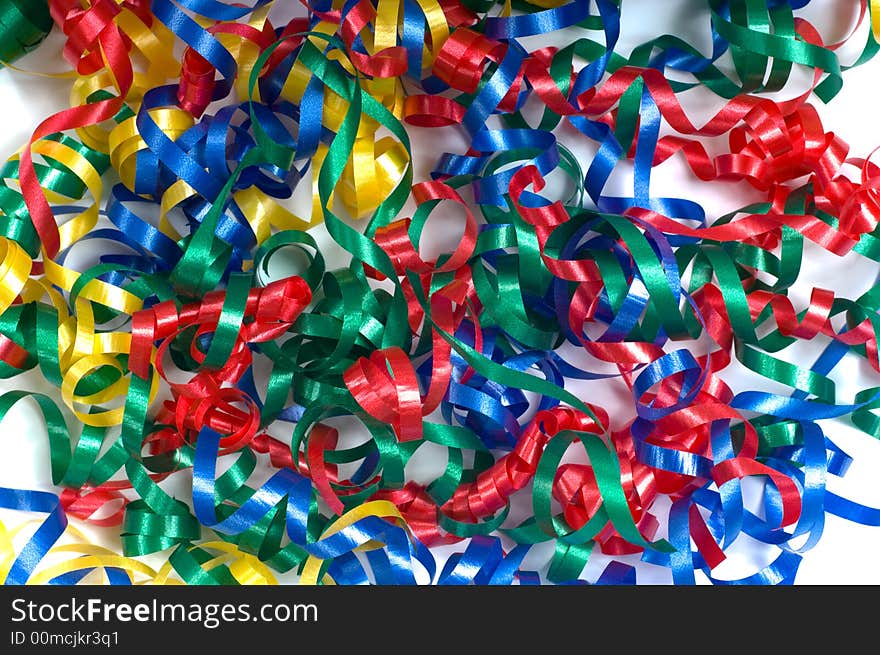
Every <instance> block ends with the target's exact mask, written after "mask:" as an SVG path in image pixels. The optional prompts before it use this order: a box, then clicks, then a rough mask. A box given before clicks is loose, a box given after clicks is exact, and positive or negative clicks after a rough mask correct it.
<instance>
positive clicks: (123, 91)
mask: <svg viewBox="0 0 880 655" xmlns="http://www.w3.org/2000/svg"><path fill="white" fill-rule="evenodd" d="M281 4H285V3H279V5H281ZM630 4H632V2H631V0H627V2H622V1H621V0H595V1H594V2H590V1H589V0H513V1H511V0H507V2H505V3H497V2H495V1H494V0H346V1H344V2H343V1H341V0H313V1H311V2H307V1H305V0H304V2H303V6H302V7H301V11H300V12H299V14H300V17H298V18H294V19H292V20H284V21H278V20H277V19H276V18H275V16H276V15H277V13H278V9H279V8H280V7H273V2H271V1H270V0H249V1H248V2H244V1H242V2H240V3H235V4H233V3H226V2H220V1H218V0H49V1H48V2H39V1H32V0H0V43H2V44H3V45H2V48H0V59H2V60H3V61H4V62H5V63H6V64H11V62H13V61H15V60H17V59H18V58H19V57H21V56H22V55H24V54H25V53H26V52H28V51H29V50H31V49H32V48H34V47H36V46H37V44H38V43H40V41H41V40H42V38H43V37H44V36H45V35H46V34H47V33H48V32H49V31H50V30H52V29H54V30H58V31H60V32H62V33H63V35H64V58H65V60H66V62H67V63H68V64H69V66H70V67H71V69H72V71H73V72H72V73H71V75H72V79H73V82H72V87H71V103H70V107H69V108H67V109H65V110H63V111H60V112H58V113H56V114H54V115H52V116H49V117H48V118H45V119H44V120H42V122H40V123H39V125H38V126H37V128H36V129H35V131H34V133H33V135H32V137H31V139H30V141H29V142H28V143H26V144H24V147H23V148H22V149H21V150H20V151H19V152H18V153H17V154H15V155H13V156H12V157H11V158H10V159H9V160H8V161H7V162H6V164H5V165H4V166H3V174H2V182H0V376H2V378H4V379H6V382H5V383H4V384H5V386H4V388H10V389H16V388H17V386H16V380H15V376H18V375H20V374H22V373H24V372H26V371H30V370H32V369H33V370H36V371H38V373H39V375H40V376H41V377H42V378H43V379H45V380H46V381H47V382H48V383H51V385H52V386H53V387H54V388H56V389H57V394H52V395H51V396H49V395H44V394H39V393H31V392H26V391H7V392H6V393H4V394H2V395H0V420H2V417H5V416H6V415H7V413H8V412H9V410H10V409H11V408H13V407H14V406H16V405H17V404H18V403H19V402H21V401H23V400H25V399H30V401H31V403H32V404H33V407H36V408H38V409H39V411H40V412H41V413H42V416H43V417H44V419H45V425H46V438H47V440H48V446H49V452H50V455H51V457H50V462H48V464H49V465H50V467H51V476H52V482H53V484H54V485H55V489H56V492H55V493H52V492H49V491H36V490H22V489H11V488H6V487H0V507H2V508H4V509H5V510H13V511H14V512H15V513H16V515H18V513H20V515H21V517H22V518H21V521H20V522H19V523H18V524H16V525H15V527H8V526H3V525H2V524H0V579H2V580H5V582H6V583H7V584H25V583H27V584H45V583H51V584H75V583H77V582H80V581H85V582H94V581H104V582H109V583H110V584H163V583H170V584H180V583H186V584H275V583H277V582H278V576H279V575H281V574H286V573H291V574H295V576H296V578H297V579H298V580H299V581H300V582H302V583H307V584H308V583H311V584H417V583H418V584H422V583H425V582H426V581H428V582H430V583H435V584H547V583H558V584H635V583H637V581H638V573H639V566H638V562H639V561H641V562H644V563H648V564H652V565H658V566H664V567H667V568H668V569H669V570H670V571H671V577H672V581H673V582H674V583H675V584H694V583H697V582H701V583H702V582H706V581H711V582H713V583H717V584H737V583H745V584H758V583H762V584H764V583H767V584H778V583H792V582H793V581H794V580H795V576H796V573H797V570H798V566H799V564H800V562H801V559H802V557H803V556H804V554H805V553H806V551H808V550H809V549H810V548H812V547H813V546H814V545H815V544H816V543H817V542H818V541H819V539H820V537H821V535H822V531H823V524H824V520H825V517H826V515H827V514H829V513H831V514H835V515H837V516H842V517H844V518H846V519H849V520H851V521H855V522H858V523H862V524H865V525H880V510H876V509H872V508H869V507H865V506H863V505H860V504H858V503H855V502H853V501H851V500H848V499H845V498H842V497H840V496H837V495H835V494H833V493H832V492H830V491H829V490H828V489H827V488H826V483H827V481H828V479H829V477H830V476H842V475H844V474H845V472H846V469H847V466H848V465H849V463H850V461H851V458H850V457H849V455H847V453H845V452H844V451H843V450H842V449H841V448H840V447H838V446H837V445H836V444H835V443H834V441H832V439H831V437H829V435H827V434H826V433H825V429H824V427H827V426H828V425H833V422H834V421H838V422H840V421H847V422H849V423H851V424H852V425H854V426H856V427H857V428H858V429H860V430H861V431H863V432H864V433H866V435H869V436H866V437H865V438H869V437H877V436H878V435H880V418H878V417H877V415H875V414H874V413H873V412H872V410H873V409H876V408H880V388H875V387H870V388H866V389H864V390H862V391H861V392H860V393H858V394H857V395H856V396H855V397H854V398H841V397H840V394H839V393H838V392H837V391H836V388H835V382H834V375H835V373H836V372H839V371H840V370H842V369H843V368H846V367H850V370H852V367H855V366H858V365H859V362H860V361H861V360H864V362H865V366H866V370H867V369H870V370H871V374H872V375H876V374H878V373H880V359H878V345H877V334H878V329H880V315H878V308H880V286H872V287H871V288H870V289H869V290H868V291H867V292H865V293H863V294H862V295H860V296H858V297H855V298H850V297H847V295H846V290H845V289H844V290H837V291H835V290H830V289H823V288H812V287H810V288H809V289H808V293H807V296H808V297H809V303H808V304H806V305H803V304H802V303H798V302H797V301H796V300H795V299H793V298H790V296H789V292H790V291H791V290H792V289H795V288H799V289H800V290H801V291H803V286H804V284H805V283H804V282H803V280H802V279H801V280H799V277H800V272H801V267H802V265H803V264H804V252H805V240H807V241H809V242H811V243H812V245H811V246H810V247H815V246H816V245H817V246H819V247H821V248H823V249H825V250H827V251H829V252H830V253H832V254H833V255H834V256H836V257H837V258H838V261H839V264H840V266H847V265H848V262H849V261H851V260H852V259H853V258H868V259H870V260H873V261H878V262H880V228H878V223H880V167H878V166H877V165H876V164H874V163H872V162H871V161H870V157H869V155H868V153H863V155H864V157H861V158H860V157H857V156H850V154H849V148H848V146H847V145H846V144H845V143H844V142H843V141H842V140H841V139H840V138H839V137H837V136H836V135H835V134H834V133H833V132H830V131H826V129H825V127H823V125H822V123H821V121H820V118H819V114H818V113H817V111H816V109H815V108H814V107H813V105H812V104H811V101H812V100H813V99H814V97H815V98H818V99H819V100H821V101H822V102H833V99H834V96H835V95H836V94H837V92H838V91H839V90H840V88H841V85H842V84H843V81H844V77H845V75H844V72H845V69H846V68H847V67H851V66H854V65H860V64H862V63H865V62H867V61H868V60H870V59H871V58H872V57H873V55H874V54H875V53H876V52H877V50H878V49H880V46H878V41H877V40H876V39H875V33H874V31H872V29H871V28H872V27H880V12H875V11H874V10H873V7H872V6H869V4H868V2H867V0H860V1H859V0H852V2H850V3H843V4H848V5H849V9H850V10H851V11H852V13H853V19H854V21H853V24H854V26H853V30H852V35H851V36H850V37H849V38H848V39H845V40H844V41H841V42H839V43H826V42H825V40H823V39H824V38H826V37H823V33H824V32H826V31H827V30H825V29H824V26H823V25H815V24H813V23H811V22H810V21H809V20H807V19H806V18H805V17H804V12H803V11H802V10H803V9H804V7H805V6H806V5H807V4H809V0H792V1H790V2H785V1H782V0H705V1H704V2H696V3H695V4H698V5H700V7H699V9H700V11H703V12H704V13H705V17H706V25H705V29H706V30H707V33H711V52H710V53H709V54H705V53H703V52H701V50H700V49H699V48H697V47H696V46H694V45H692V44H691V43H689V42H688V41H687V40H686V39H685V38H683V37H682V36H680V35H679V36H676V35H665V36H660V37H658V38H654V39H651V40H650V41H647V42H645V43H641V44H637V45H636V46H635V47H634V48H632V49H631V50H630V49H628V48H627V50H626V54H624V50H623V48H621V47H620V46H619V43H622V41H621V37H622V35H621V30H622V21H621V14H622V11H625V10H626V9H625V8H624V6H625V5H627V6H628V5H630ZM873 4H874V3H871V5H873ZM872 20H876V21H877V25H871V21H872ZM877 32H878V33H880V30H877ZM534 37H541V43H542V47H539V48H537V49H530V48H531V46H530V45H529V44H534V43H536V39H535V38H534ZM859 42H861V43H860V44H859V45H858V47H857V48H856V50H857V51H858V52H860V53H861V55H859V54H858V53H857V54H856V56H855V57H852V58H851V59H852V60H851V61H849V60H847V61H841V57H840V56H839V52H842V50H841V48H842V46H843V45H844V43H848V44H849V46H850V48H849V49H850V50H852V47H851V46H852V45H853V43H859ZM548 43H555V44H557V45H547V44H548ZM172 44H173V46H172ZM803 70H806V71H809V72H810V73H811V83H810V84H809V85H808V86H807V88H805V89H802V90H801V92H799V93H800V95H796V96H792V94H790V93H789V95H788V96H785V98H784V99H782V100H780V99H779V98H780V97H782V96H781V92H783V91H784V90H787V89H790V88H791V85H789V84H788V83H789V81H790V80H792V79H794V76H793V74H794V73H795V72H796V71H803ZM16 71H17V69H16ZM10 74H11V75H13V76H15V75H21V74H22V73H20V72H15V71H13V72H11V73H10ZM11 79H12V80H13V81H14V79H15V78H14V77H12V78H11ZM691 89H698V90H699V92H701V93H704V94H706V95H708V96H710V97H712V98H714V99H715V101H717V104H718V107H719V109H718V111H717V112H716V113H715V114H714V115H713V116H712V117H711V118H710V119H709V120H708V121H706V122H705V123H704V124H702V125H695V123H694V121H693V120H692V119H691V117H689V115H688V113H687V112H686V110H685V109H684V108H683V107H682V104H681V103H680V101H679V99H680V96H681V94H683V93H684V92H686V91H689V90H691ZM771 96H772V97H773V98H776V100H771V99H770V98H771ZM416 132H419V133H422V134H427V135H429V137H431V138H433V141H432V143H435V144H449V143H452V144H454V143H457V142H463V143H465V144H466V147H464V148H460V149H458V150H457V151H450V152H439V151H437V150H433V151H431V152H422V151H420V149H419V148H416V147H413V145H412V144H411V142H410V137H411V136H412V135H413V134H415V133H416ZM718 137H723V138H718ZM462 140H463V141H462ZM707 144H709V145H707ZM584 146H586V147H584ZM443 147H444V146H443V145H441V150H442V148H443ZM450 149H451V150H454V148H450ZM575 152H578V153H579V154H575ZM584 152H589V153H591V154H590V155H589V156H587V155H584V154H583V153H584ZM676 156H677V157H678V158H679V159H681V160H682V161H684V162H686V163H687V166H688V167H689V169H690V170H691V171H692V173H693V177H692V179H691V180H685V181H683V182H682V185H681V188H680V189H679V191H681V192H686V190H687V186H688V185H715V186H717V187H718V188H719V189H721V188H724V189H725V190H726V191H725V193H730V189H731V188H742V187H741V186H737V187H734V186H733V185H732V184H731V183H732V182H740V183H744V184H745V185H747V186H748V187H750V189H751V194H752V195H750V196H749V202H748V203H744V206H742V207H741V208H740V209H738V210H737V211H735V212H732V213H730V214H728V215H725V216H721V217H718V216H710V215H707V213H706V211H705V210H704V208H703V207H701V206H700V205H699V204H698V203H696V202H694V201H692V200H690V199H688V198H686V197H665V196H660V195H658V194H657V193H656V191H657V190H656V189H655V188H652V185H651V175H652V171H653V169H654V168H655V167H656V166H658V165H660V164H662V163H663V162H664V161H666V160H668V159H670V158H672V157H676ZM420 167H421V168H420ZM416 169H418V170H427V171H429V173H428V174H426V175H424V176H423V178H424V179H418V177H417V175H416V173H415V172H414V171H415V170H416ZM621 169H625V170H627V171H631V173H632V193H631V195H627V196H624V197H620V196H617V195H613V194H612V193H610V191H609V188H610V185H609V184H608V182H609V179H610V178H611V176H612V174H614V173H615V172H617V171H620V170H621ZM551 174H554V175H555V176H556V177H557V178H559V179H561V180H563V181H564V184H560V185H556V186H558V187H565V188H566V189H568V191H566V192H565V194H563V196H564V197H560V196H559V194H556V193H551V191H550V189H551V187H553V185H549V184H547V183H546V178H547V177H548V176H549V175H551ZM875 184H877V186H875ZM297 187H302V188H304V190H305V192H306V197H307V198H309V199H310V200H309V202H308V203H304V204H308V205H309V208H308V211H307V212H300V213H303V214H305V215H304V216H300V215H298V214H297V213H296V212H295V211H294V210H293V205H294V203H293V202H292V198H293V195H294V190H295V189H297ZM756 195H757V196H759V197H760V198H761V200H760V201H758V202H753V201H752V200H753V198H754V197H756ZM429 221H430V226H429V225H428V223H429ZM319 232H321V233H323V234H325V235H329V237H330V238H332V240H333V241H334V242H335V245H336V246H338V247H339V248H341V249H342V251H344V252H345V253H346V257H345V259H344V260H340V259H339V257H338V256H336V255H334V256H333V257H332V260H333V261H331V257H330V256H329V255H328V257H327V259H326V260H325V257H324V255H325V254H326V248H325V249H324V250H325V252H323V253H322V249H321V247H319V241H320V239H318V240H316V235H317V234H318V233H319ZM438 233H443V234H449V233H454V234H455V236H456V238H455V240H454V241H455V244H456V245H455V247H454V250H452V251H451V252H444V253H442V254H440V255H439V256H437V257H436V258H434V257H431V256H428V255H427V254H426V252H427V251H428V250H429V248H428V247H426V240H427V241H430V240H431V234H435V235H436V234H438ZM459 234H460V238H458V235H459ZM292 262H293V263H296V264H297V266H298V268H297V271H298V273H299V274H298V275H294V276H290V277H278V276H277V275H274V276H273V275H272V271H273V270H275V271H277V270H278V269H279V267H281V268H282V269H283V268H284V267H285V266H287V267H288V268H289V266H290V265H291V263H292ZM798 285H800V287H798ZM798 297H800V296H798ZM805 341H809V342H811V346H813V347H814V349H815V352H817V353H819V354H818V357H817V358H816V359H815V362H813V363H810V362H804V361H803V358H802V357H795V356H794V355H792V352H794V351H797V347H798V346H799V345H801V344H802V342H805ZM797 352H801V351H797ZM734 363H735V364H736V365H737V366H738V367H740V368H742V369H743V370H747V371H748V372H749V374H750V375H752V376H753V377H754V379H755V381H754V384H752V385H750V387H749V388H734V387H733V386H731V385H729V384H728V382H727V381H726V379H725V378H726V369H728V366H730V365H731V364H734ZM838 365H840V366H838ZM835 369H836V370H835ZM573 382H577V384H576V385H575V384H570V383H573ZM737 386H739V385H737ZM575 387H576V388H577V389H578V390H587V391H586V392H582V391H578V393H574V391H573V389H574V388H575ZM609 387H613V388H614V389H615V390H616V393H617V397H619V398H626V401H625V402H624V401H623V400H621V403H620V404H619V405H618V406H613V407H611V406H606V407H603V406H601V405H600V404H599V403H597V402H592V400H594V398H593V396H591V395H590V392H589V390H590V389H591V388H594V389H599V388H602V389H608V388H609ZM762 388H772V389H776V390H779V389H788V391H787V392H785V393H781V392H776V393H771V392H769V391H760V390H759V389H762ZM597 397H598V396H597ZM22 438H25V437H24V436H23V435H17V434H4V439H22ZM423 446H427V447H426V448H424V449H423V448H422V447H423ZM417 455H418V459H419V461H421V462H422V463H424V461H426V460H427V461H429V462H430V463H431V465H432V466H433V470H434V471H435V473H434V475H433V477H431V478H430V479H425V477H424V476H417V475H414V474H413V470H414V469H415V463H414V464H413V465H412V466H408V465H409V464H410V463H411V462H414V461H415V458H416V456H417ZM422 468H425V467H424V466H423V467H422ZM428 468H430V467H428ZM166 481H167V483H166ZM0 485H2V480H0ZM755 485H758V486H759V487H760V489H761V493H760V494H759V498H758V500H759V504H760V507H759V508H758V509H755V506H754V503H753V502H751V500H752V499H751V496H753V495H754V489H755ZM511 510H512V511H511ZM8 515H9V512H7V513H6V514H4V516H8ZM91 526H97V527H102V528H110V529H113V530H115V532H116V533H117V534H118V535H119V539H118V544H119V548H118V550H114V549H107V548H104V547H99V546H96V545H93V544H91V543H90V541H89V538H88V535H87V534H86V533H87V532H88V531H89V529H91ZM743 538H745V539H750V540H752V541H753V542H759V543H762V544H764V545H765V546H766V547H767V548H772V549H773V552H774V553H775V554H774V557H773V558H772V561H770V563H769V564H767V565H766V566H765V567H763V568H761V569H759V570H754V571H752V572H751V573H749V574H748V575H746V576H745V577H742V578H740V579H730V577H729V576H728V577H725V576H722V575H719V574H718V573H717V570H718V567H720V566H721V565H722V564H723V563H724V562H725V561H726V560H727V559H728V557H729V552H730V549H731V548H732V546H733V545H734V544H735V543H736V542H737V541H738V540H739V539H743ZM541 543H548V544H550V547H549V548H547V549H540V550H541V551H542V552H545V553H548V555H547V556H546V558H545V561H538V559H536V556H533V557H532V558H530V560H526V559H525V558H526V557H527V555H528V554H529V553H530V551H532V552H537V549H536V550H535V551H533V550H532V549H533V546H534V545H536V544H541ZM438 546H451V547H452V552H453V554H452V555H451V556H449V557H448V558H446V559H445V560H444V561H442V562H440V561H438V558H437V554H436V553H437V552H438V551H437V547H438ZM447 550H448V549H447ZM599 553H601V554H602V557H603V558H605V561H609V562H610V564H608V565H607V566H604V569H603V571H602V572H601V573H600V574H598V575H593V574H588V573H587V572H588V571H589V570H590V569H589V568H588V567H587V564H588V562H589V560H590V557H591V555H594V554H599ZM152 554H160V555H161V557H162V561H164V564H163V565H162V566H161V567H159V568H158V569H155V568H153V567H151V566H148V565H147V564H146V563H145V562H146V561H148V560H149V558H146V557H144V556H147V555H152ZM526 561H529V562H532V563H531V564H530V565H528V566H526V565H524V562H526ZM535 562H537V563H535ZM441 563H442V566H440V564H441Z"/></svg>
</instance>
